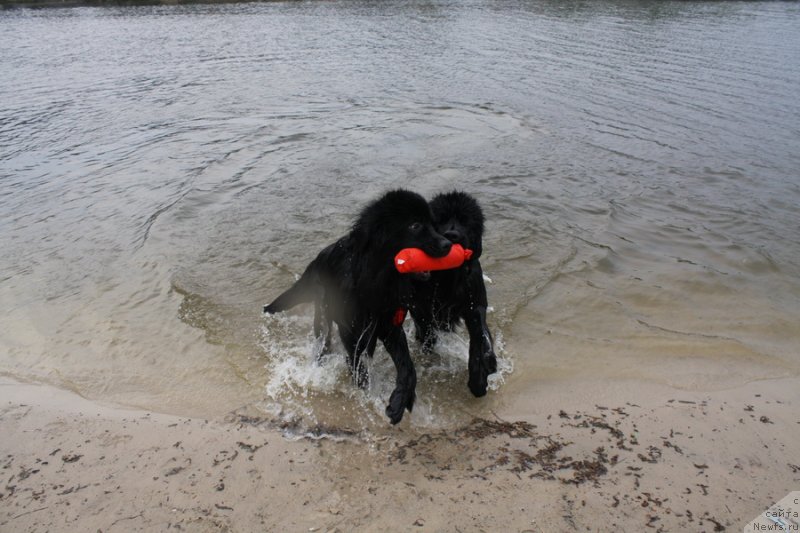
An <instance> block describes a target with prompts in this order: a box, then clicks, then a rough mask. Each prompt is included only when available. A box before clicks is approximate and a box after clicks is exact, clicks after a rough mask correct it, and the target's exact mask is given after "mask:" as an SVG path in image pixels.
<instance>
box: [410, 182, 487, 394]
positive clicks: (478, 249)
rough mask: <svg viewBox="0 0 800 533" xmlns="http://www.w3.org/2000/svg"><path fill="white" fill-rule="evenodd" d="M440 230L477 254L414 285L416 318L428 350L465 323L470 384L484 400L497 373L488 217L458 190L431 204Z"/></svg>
mask: <svg viewBox="0 0 800 533" xmlns="http://www.w3.org/2000/svg"><path fill="white" fill-rule="evenodd" d="M430 205H431V211H432V212H433V219H434V226H435V228H436V229H437V231H439V232H440V233H441V234H442V235H444V236H445V237H446V238H447V239H449V240H450V241H452V242H453V243H454V244H455V243H458V244H461V245H462V246H463V247H464V248H469V249H471V250H472V251H473V255H472V258H471V259H470V260H468V261H466V262H465V263H464V264H463V265H462V266H461V267H459V268H457V269H452V270H442V271H438V272H432V273H431V279H430V280H429V281H427V282H424V283H421V282H414V300H415V304H414V305H413V306H412V310H411V316H412V318H413V319H414V324H415V326H416V335H417V339H418V340H419V341H420V342H421V343H422V345H423V348H424V349H431V348H432V347H433V346H434V344H435V343H436V331H437V330H447V331H451V330H452V329H453V328H454V327H455V326H456V325H457V324H458V323H459V322H461V320H463V321H464V323H465V324H466V327H467V331H468V332H469V379H468V381H467V385H468V387H469V389H470V391H471V392H472V394H473V395H475V396H478V397H480V396H484V395H485V394H486V389H487V378H488V376H489V375H490V374H493V373H494V372H496V371H497V358H496V356H495V353H494V349H493V346H492V345H493V340H492V334H491V332H490V331H489V327H488V326H487V324H486V308H487V306H488V302H487V298H486V285H485V283H484V281H483V270H482V269H481V263H480V261H479V259H480V256H481V253H482V252H483V230H484V217H483V211H482V210H481V208H480V206H479V205H478V202H477V201H476V200H475V199H474V198H473V197H472V196H470V195H468V194H466V193H463V192H458V191H453V192H449V193H444V194H439V195H437V196H436V197H434V199H433V200H431V202H430Z"/></svg>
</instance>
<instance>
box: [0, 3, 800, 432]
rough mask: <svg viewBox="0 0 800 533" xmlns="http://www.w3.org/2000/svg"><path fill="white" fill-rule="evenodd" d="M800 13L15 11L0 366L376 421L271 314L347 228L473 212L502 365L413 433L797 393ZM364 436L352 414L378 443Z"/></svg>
mask: <svg viewBox="0 0 800 533" xmlns="http://www.w3.org/2000/svg"><path fill="white" fill-rule="evenodd" d="M799 28H800V4H798V3H778V2H776V3H771V2H767V3H764V2H753V3H750V2H687V1H679V2H668V1H663V2H662V1H658V2H656V1H652V2H650V1H625V0H618V1H591V2H588V1H587V2H582V1H566V2H546V1H527V2H521V1H520V2H517V1H509V2H493V1H463V2H457V1H450V0H442V1H431V2H406V1H388V2H348V1H342V2H291V3H282V2H278V3H251V4H225V5H189V6H162V7H152V6H141V7H124V8H118V7H108V8H72V9H50V10H47V9H45V10H7V11H3V12H0V50H2V52H1V53H0V73H2V74H0V224H1V225H2V231H1V232H0V250H1V252H0V300H1V301H2V313H1V314H0V373H2V374H3V375H8V376H12V377H15V378H17V379H22V380H33V381H44V382H48V383H52V384H55V385H57V386H60V387H66V388H69V389H72V390H75V391H77V392H79V393H80V394H82V395H84V396H87V397H89V398H92V399H96V400H100V401H108V402H117V403H122V404H125V405H132V406H141V407H145V408H148V409H154V410H158V411H166V412H173V413H180V414H192V415H201V416H216V415H220V414H222V413H225V412H227V411H229V410H231V409H235V408H237V407H239V406H242V405H246V404H252V405H255V406H256V407H257V408H258V409H263V410H264V411H267V412H270V413H273V414H279V415H280V416H284V417H287V418H291V417H299V418H300V419H301V420H302V421H303V423H309V424H313V423H320V424H326V425H347V426H354V425H355V426H358V425H359V424H362V425H363V424H366V425H367V426H369V425H376V426H377V425H381V424H385V421H384V418H383V414H382V411H383V405H384V403H385V401H386V399H387V398H388V394H389V391H390V390H391V386H392V381H393V370H392V367H391V363H390V362H389V360H388V356H387V355H386V354H385V352H383V351H382V350H380V351H379V352H378V354H377V355H376V360H375V361H374V365H373V378H374V379H373V383H372V384H371V387H370V390H369V391H368V392H366V393H364V392H361V391H358V390H354V389H353V387H352V385H351V384H350V382H349V380H348V379H347V373H346V372H345V370H344V364H343V358H342V356H341V354H339V355H333V356H332V357H329V358H328V359H327V360H325V361H324V363H323V364H322V365H321V366H316V365H314V364H313V363H312V357H313V356H312V352H313V346H312V344H313V343H312V340H311V339H310V336H309V335H310V330H311V320H310V310H308V309H301V310H299V311H298V312H297V313H293V314H291V315H289V316H283V317H277V318H264V317H262V316H261V313H260V311H261V306H262V305H263V304H264V303H267V302H268V301H270V300H271V299H272V298H273V297H274V296H275V295H277V294H278V293H279V292H281V291H282V290H283V289H284V288H286V287H287V286H288V285H290V284H291V283H292V282H293V280H294V276H295V275H296V274H298V273H300V272H301V271H302V269H303V268H304V266H305V264H306V263H307V262H308V261H309V260H310V259H311V258H313V257H314V255H315V254H316V253H317V251H318V250H319V249H321V248H322V247H323V246H325V245H327V244H328V243H330V242H332V241H333V240H335V239H337V238H338V237H339V236H341V235H342V234H343V233H345V232H346V231H347V229H348V226H349V224H350V223H351V222H352V220H353V217H354V215H355V214H356V213H357V212H358V210H359V209H360V207H361V206H362V205H363V204H364V203H366V202H368V201H369V200H370V199H372V198H374V197H376V196H377V195H379V194H380V193H381V192H382V191H384V190H386V189H389V188H394V187H398V186H402V187H407V188H410V189H413V190H416V191H418V192H420V193H422V194H424V195H428V196H430V195H433V194H435V193H437V192H440V191H445V190H449V189H452V188H458V189H463V190H465V191H468V192H471V193H472V194H474V195H475V196H476V197H477V198H478V199H479V201H480V202H481V203H482V205H483V207H484V210H485V213H486V216H487V219H488V227H487V234H486V238H485V243H484V258H483V259H482V263H483V265H484V270H485V271H486V273H487V274H488V275H489V277H490V278H491V279H492V282H493V283H492V284H490V285H489V298H490V303H491V305H492V307H493V309H494V311H493V312H492V313H491V316H490V321H491V327H492V329H493V330H494V332H495V334H496V336H497V340H498V352H499V354H500V355H501V363H502V364H501V370H502V372H501V373H500V375H498V376H496V377H495V378H494V379H493V382H492V391H490V393H489V396H488V397H486V398H484V399H481V400H476V399H473V398H471V396H470V394H469V391H468V390H467V388H466V379H467V378H466V336H465V335H464V333H463V332H461V333H459V334H455V335H449V336H447V337H446V338H444V339H442V343H441V346H440V350H439V351H438V352H437V353H436V354H434V355H432V356H423V355H422V354H420V353H419V350H418V347H417V346H416V345H414V344H412V351H413V352H414V358H415V359H416V361H417V366H418V370H419V374H420V385H419V389H418V397H419V400H418V405H417V409H415V412H414V415H413V416H412V417H411V421H412V424H414V425H416V426H421V427H428V426H431V425H444V424H448V423H452V422H454V421H456V422H457V421H459V420H462V419H464V418H465V417H467V416H472V415H473V414H482V413H483V414H485V413H487V412H489V410H490V409H495V408H503V407H505V408H508V409H512V410H514V411H515V412H520V411H522V412H524V411H526V410H529V411H530V412H535V411H536V409H537V407H536V405H537V403H536V402H537V390H540V388H541V387H545V386H553V385H554V384H555V386H558V387H563V389H564V391H565V392H564V394H567V395H568V394H573V393H575V391H574V390H571V388H572V389H574V387H575V386H576V384H578V383H581V382H585V381H586V380H598V381H601V382H602V381H603V380H607V381H608V382H609V383H611V382H615V381H618V380H634V381H644V382H653V383H661V384H667V385H670V386H673V387H677V388H685V389H693V390H706V389H719V388H726V387H735V386H737V385H739V384H742V383H745V382H748V381H753V380H761V379H769V378H773V377H778V376H785V375H796V374H798V372H800V327H798V324H800V208H799V207H798V206H800V174H799V173H798V170H799V169H800V103H799V102H800V98H799V97H798V95H799V94H800V31H798V29H799ZM365 421H366V422H365Z"/></svg>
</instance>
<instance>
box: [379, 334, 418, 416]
mask: <svg viewBox="0 0 800 533" xmlns="http://www.w3.org/2000/svg"><path fill="white" fill-rule="evenodd" d="M383 345H384V346H385V347H386V351H388V352H389V355H390V356H391V357H392V362H393V363H394V367H395V369H396V370H397V378H396V380H395V388H394V391H392V395H391V397H390V398H389V405H387V406H386V416H388V417H389V420H390V421H391V423H392V424H397V423H398V422H400V421H401V420H402V419H403V411H405V410H406V409H408V412H409V413H410V412H411V410H412V409H413V408H414V400H415V399H416V397H417V396H416V388H417V371H416V370H415V369H414V362H413V361H412V360H411V354H409V352H408V343H407V342H406V334H405V332H404V331H403V327H402V326H394V327H392V328H391V329H390V330H389V333H388V334H387V335H386V338H384V339H383Z"/></svg>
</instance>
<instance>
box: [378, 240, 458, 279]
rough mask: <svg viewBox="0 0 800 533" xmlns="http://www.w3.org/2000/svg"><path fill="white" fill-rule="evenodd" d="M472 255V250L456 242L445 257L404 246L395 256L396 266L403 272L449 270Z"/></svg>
mask: <svg viewBox="0 0 800 533" xmlns="http://www.w3.org/2000/svg"><path fill="white" fill-rule="evenodd" d="M470 257H472V250H465V249H464V248H463V247H462V246H461V245H460V244H454V245H453V246H452V247H451V248H450V253H448V254H447V255H446V256H444V257H431V256H429V255H428V254H426V253H425V252H423V251H422V250H420V249H419V248H403V249H402V250H400V251H399V252H398V253H397V255H396V256H394V266H395V268H396V269H397V271H398V272H400V273H401V274H410V273H412V272H428V271H431V270H449V269H451V268H458V267H460V266H461V265H463V264H464V261H467V260H468V259H469V258H470Z"/></svg>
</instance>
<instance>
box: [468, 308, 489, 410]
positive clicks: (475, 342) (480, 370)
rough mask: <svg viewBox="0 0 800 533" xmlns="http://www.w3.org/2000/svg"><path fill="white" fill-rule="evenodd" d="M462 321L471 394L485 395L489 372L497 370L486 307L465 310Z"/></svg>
mask: <svg viewBox="0 0 800 533" xmlns="http://www.w3.org/2000/svg"><path fill="white" fill-rule="evenodd" d="M464 322H466V325H467V331H469V365H468V366H469V380H468V381H467V386H468V387H469V390H470V391H471V392H472V394H473V395H475V396H477V397H478V398H480V397H481V396H485V395H486V388H487V386H488V380H487V378H488V376H489V374H494V373H495V372H497V357H496V356H495V354H494V349H493V348H492V334H491V333H490V332H489V326H487V325H486V307H483V306H476V307H473V308H471V309H470V310H469V311H467V313H466V316H465V317H464Z"/></svg>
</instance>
